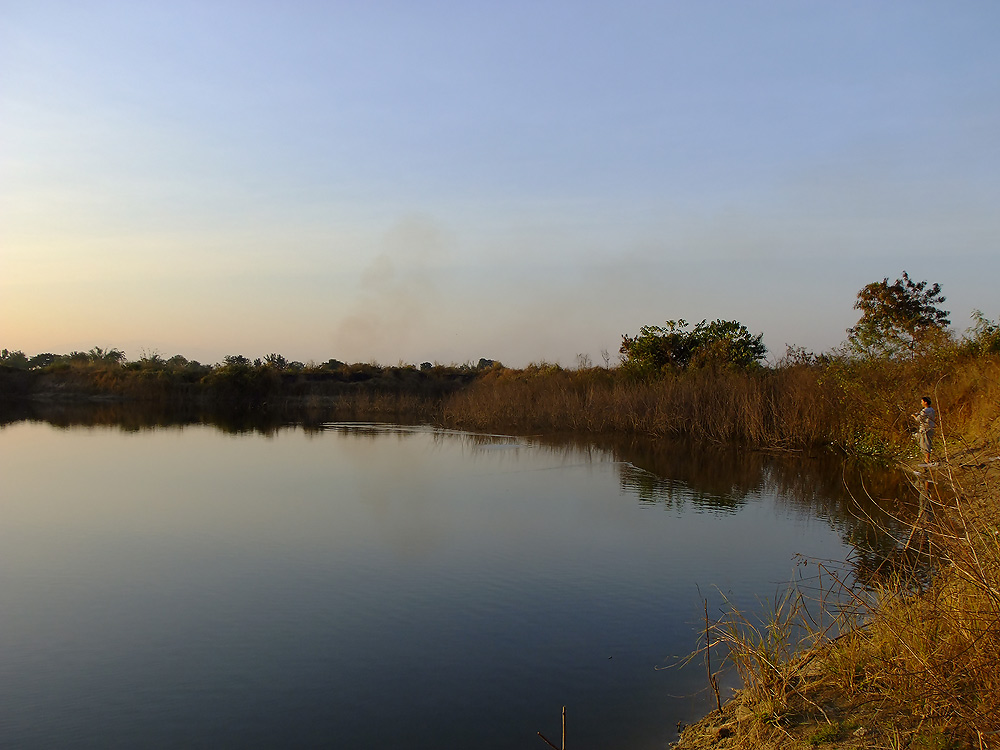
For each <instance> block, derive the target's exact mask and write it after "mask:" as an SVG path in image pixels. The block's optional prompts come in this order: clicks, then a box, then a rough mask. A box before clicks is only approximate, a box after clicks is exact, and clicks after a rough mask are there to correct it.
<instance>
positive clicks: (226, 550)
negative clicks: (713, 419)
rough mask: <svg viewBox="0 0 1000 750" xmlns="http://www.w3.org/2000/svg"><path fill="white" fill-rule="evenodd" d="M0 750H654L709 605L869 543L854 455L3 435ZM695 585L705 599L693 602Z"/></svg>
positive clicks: (666, 731)
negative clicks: (558, 747)
mask: <svg viewBox="0 0 1000 750" xmlns="http://www.w3.org/2000/svg"><path fill="white" fill-rule="evenodd" d="M0 462H2V466H0V469H2V476H3V491H2V498H0V513H2V518H3V523H2V526H0V705H2V707H3V709H2V718H0V745H2V746H5V747H27V748H33V747H53V748H56V747H95V748H96V747H116V746H117V747H126V746H128V747H164V748H168V747H181V746H183V747H206V748H207V747H248V748H253V747H262V748H263V747H282V748H296V747H301V748H307V747H346V748H363V747H397V748H414V749H416V750H421V749H423V748H435V749H437V748H442V747H477V748H514V747H544V744H543V743H542V742H541V740H539V739H538V738H537V737H536V736H535V732H536V731H542V732H543V733H544V734H546V735H547V736H549V737H551V738H556V737H557V736H558V734H559V716H560V710H561V707H562V706H564V705H565V706H567V711H568V715H569V726H570V736H571V746H572V747H573V748H574V749H575V750H587V749H588V748H602V749H603V750H607V749H608V748H629V749H630V750H643V749H644V748H662V747H664V745H665V744H666V743H667V742H668V741H671V740H673V739H675V738H676V729H675V727H676V724H677V722H678V721H689V720H691V719H693V718H695V717H697V716H698V715H699V714H701V713H703V712H705V711H706V710H708V709H709V708H710V701H711V700H713V699H711V698H710V697H709V696H708V695H707V694H706V693H705V691H704V687H705V683H706V681H705V676H704V671H703V666H702V665H701V663H700V662H699V663H696V664H694V665H692V667H691V668H688V669H678V668H673V669H666V670H664V669H660V668H661V667H663V666H666V665H668V664H672V663H674V662H676V659H677V657H678V656H681V655H684V654H686V653H688V652H690V651H691V650H692V649H694V648H695V647H696V646H697V640H698V632H699V627H700V624H699V623H700V618H701V617H702V616H703V610H702V604H701V595H702V594H705V595H707V596H709V597H710V598H711V599H712V603H713V608H714V607H715V606H717V604H718V602H719V596H718V595H717V593H716V590H719V591H722V592H725V593H727V594H729V595H730V596H731V597H732V598H733V600H734V601H735V602H736V603H738V604H742V605H744V606H753V605H754V602H755V600H756V597H758V596H761V595H764V596H770V595H773V594H774V592H775V591H776V590H777V589H778V588H779V587H780V586H781V585H783V584H785V583H786V582H788V581H789V580H790V579H791V578H792V577H793V576H794V575H795V574H796V569H795V566H796V560H795V556H796V554H800V553H801V554H805V555H809V556H813V557H822V558H833V559H842V558H844V557H845V556H846V555H847V554H849V553H850V552H851V547H850V541H851V540H852V539H854V538H856V537H857V535H858V533H859V530H860V532H861V533H862V535H863V532H864V529H863V526H864V524H863V523H861V522H860V521H859V520H858V514H856V513H853V512H852V510H851V508H852V501H851V500H850V498H849V497H848V496H847V493H846V491H845V490H844V489H843V469H842V467H837V466H833V467H831V466H829V465H821V464H819V463H817V462H811V463H810V462H804V461H789V460H788V459H777V458H772V457H767V456H762V455H760V454H747V453H745V452H740V451H729V452H719V453H712V452H707V451H705V450H704V449H691V448H686V449H685V448H680V447H678V446H671V445H667V444H665V443H659V444H658V443H646V442H642V441H628V442H627V443H621V444H607V445H604V446H594V445H592V444H589V443H587V442H584V441H566V440H548V441H542V440H540V439H531V438H512V437H503V436H475V435H468V434H463V433H453V432H446V431H440V430H433V429H429V428H413V427H392V426H385V425H374V424H328V425H325V426H322V427H318V428H312V429H308V430H307V429H304V428H302V427H295V426H290V427H287V428H280V429H271V430H268V431H266V432H264V433H262V432H257V431H245V432H237V433H227V432H225V431H222V430H220V429H217V428H215V427H210V426H206V425H186V426H174V427H158V428H142V429H128V430H126V429H121V428H118V427H114V426H103V427H83V426H69V427H56V426H53V425H51V424H48V423H44V422H28V421H20V422H15V423H13V424H8V425H6V426H4V427H3V428H2V429H0ZM699 591H700V593H699Z"/></svg>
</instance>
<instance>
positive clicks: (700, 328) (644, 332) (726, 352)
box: [619, 319, 767, 377]
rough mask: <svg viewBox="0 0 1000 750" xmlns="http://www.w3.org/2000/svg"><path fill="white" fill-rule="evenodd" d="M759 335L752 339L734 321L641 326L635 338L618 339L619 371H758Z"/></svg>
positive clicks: (764, 353) (651, 373) (763, 349)
mask: <svg viewBox="0 0 1000 750" xmlns="http://www.w3.org/2000/svg"><path fill="white" fill-rule="evenodd" d="M762 338H763V334H757V335H756V336H754V335H753V334H751V333H750V331H749V330H747V327H746V326H745V325H743V324H742V323H740V322H739V321H737V320H713V321H712V322H711V323H709V322H708V321H706V320H703V321H701V322H700V323H698V324H696V325H695V326H694V328H691V327H690V323H688V322H687V321H686V320H683V319H681V320H668V321H667V322H666V323H665V324H664V325H662V326H643V327H642V328H641V329H639V335H638V336H627V335H626V336H622V345H621V348H620V349H619V353H620V354H621V357H622V368H623V369H625V370H626V371H629V372H632V373H634V374H636V375H641V376H645V377H648V376H655V375H660V374H663V373H666V372H671V371H680V370H687V369H688V368H703V367H712V368H719V367H723V368H734V369H751V368H753V367H758V366H759V365H760V362H761V360H763V359H764V357H765V356H767V347H765V346H764V344H763V342H762Z"/></svg>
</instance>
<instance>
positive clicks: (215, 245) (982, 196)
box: [0, 0, 1000, 366]
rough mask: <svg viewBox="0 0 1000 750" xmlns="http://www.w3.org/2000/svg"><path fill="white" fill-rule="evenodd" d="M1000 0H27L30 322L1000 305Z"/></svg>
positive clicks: (201, 328)
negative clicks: (895, 285)
mask: <svg viewBox="0 0 1000 750" xmlns="http://www.w3.org/2000/svg"><path fill="white" fill-rule="evenodd" d="M997 39H1000V3H996V2H994V1H993V0H982V1H981V2H972V1H969V0H940V1H939V2H922V1H921V0H882V1H880V2H871V0H863V1H857V0H810V1H807V0H795V1H792V0H787V1H786V0H767V1H765V0H740V1H736V0H732V1H730V2H721V1H717V0H698V2H693V1H692V0H685V1H683V2H682V1H680V0H661V1H653V0H616V1H615V2H613V3H612V2H589V1H588V0H573V1H570V0H530V1H529V0H504V2H486V1H485V0H453V1H448V2H445V1H438V0H421V1H420V2H413V0H406V1H399V2H390V1H387V0H366V1H365V2H361V1H360V0H355V1H353V2H346V1H344V2H338V1H337V0H326V1H324V2H319V1H318V0H317V1H312V0H298V1H296V0H285V1H283V2H277V1H275V2H261V1H258V0H238V1H236V0H214V1H213V0H197V1H196V2H191V1H189V0H171V2H160V1H159V0H157V1H156V2H152V1H149V0H127V1H123V2H117V1H101V0H94V1H91V0H72V2H56V1H51V0H0V347H4V348H8V349H12V350H16V349H20V350H23V351H24V352H25V353H27V354H28V355H29V356H30V355H32V354H35V353H39V352H56V353H65V352H69V351H72V350H84V351H85V350H88V349H90V348H92V347H94V346H101V347H104V348H108V347H117V348H119V349H122V350H124V351H125V353H126V356H127V357H128V358H129V359H138V358H139V357H140V356H144V355H148V354H152V353H157V354H160V355H163V356H166V357H169V356H172V355H174V354H183V355H184V356H186V357H188V358H190V359H197V360H199V361H201V362H205V363H213V362H217V361H220V360H221V359H222V357H223V356H225V355H228V354H244V355H246V356H249V357H251V358H254V357H262V356H264V355H265V354H268V353H271V352H276V353H280V354H282V355H284V356H285V357H287V358H288V359H289V360H298V361H302V362H309V361H315V362H323V361H325V360H327V359H330V358H336V359H339V360H343V361H348V362H369V361H377V362H380V363H382V364H397V363H399V362H405V363H417V364H419V363H421V362H425V361H428V362H440V363H443V364H449V363H463V362H468V361H472V362H476V361H478V360H479V358H481V357H485V358H488V359H494V360H499V361H501V362H503V363H504V364H507V365H510V366H523V365H525V364H528V363H529V362H542V361H545V362H558V363H560V364H563V365H565V366H574V365H575V364H576V363H577V362H578V361H579V355H586V356H587V357H589V358H590V359H591V361H593V362H594V363H595V364H601V363H603V357H604V353H607V354H608V356H609V357H610V360H611V363H612V364H613V363H614V362H616V361H617V356H618V348H619V346H620V344H621V337H622V334H635V333H637V332H638V330H639V328H640V327H642V326H643V325H658V324H662V323H663V322H665V321H667V320H673V319H679V318H682V319H685V320H688V321H692V322H698V321H700V320H703V319H708V320H713V319H716V318H723V319H727V320H731V319H736V320H739V321H740V322H742V323H743V324H744V325H746V326H747V327H748V328H749V329H750V330H751V331H752V332H753V333H763V336H764V343H765V344H766V345H767V346H768V349H769V350H770V352H771V357H772V359H773V358H776V357H779V356H780V355H781V354H783V353H784V351H785V347H786V345H795V346H803V347H805V348H807V349H811V350H813V351H816V352H820V351H826V350H828V349H830V348H832V347H836V346H837V345H839V344H840V343H842V342H843V340H844V339H845V337H846V333H845V331H846V329H847V328H848V327H849V326H851V325H853V324H854V323H855V322H856V321H857V319H858V314H859V313H858V312H857V311H856V310H854V309H853V304H854V301H855V298H856V295H857V292H858V291H859V290H860V289H861V288H862V287H863V286H864V285H866V284H868V283H870V282H872V281H880V280H881V279H883V278H888V279H889V280H890V281H892V280H894V279H895V278H897V277H899V276H900V275H901V273H902V272H903V271H904V270H905V271H907V272H908V273H909V275H910V276H911V277H912V278H914V279H917V280H920V279H927V280H930V281H931V282H938V283H940V284H941V286H942V287H943V290H944V293H945V295H946V296H947V298H948V299H947V302H946V303H945V305H944V307H945V308H946V309H948V310H950V311H951V313H952V314H951V320H952V324H953V327H954V328H955V329H956V331H958V332H962V331H964V330H965V328H966V327H967V326H968V325H969V323H970V319H969V316H970V313H971V311H972V310H973V309H980V310H982V311H983V313H985V314H986V316H987V317H989V318H992V319H996V318H997V317H1000V293H998V291H997V287H998V281H997V280H998V279H1000V44H998V43H997Z"/></svg>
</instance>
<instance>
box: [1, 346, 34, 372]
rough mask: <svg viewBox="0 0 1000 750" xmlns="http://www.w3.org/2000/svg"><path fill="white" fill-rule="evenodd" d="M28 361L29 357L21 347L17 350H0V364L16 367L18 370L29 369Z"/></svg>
mask: <svg viewBox="0 0 1000 750" xmlns="http://www.w3.org/2000/svg"><path fill="white" fill-rule="evenodd" d="M28 362H29V360H28V357H27V356H26V355H25V353H24V352H22V351H21V350H20V349H17V350H15V351H10V350H9V349H4V350H3V351H0V365H6V366H7V367H16V368H17V369H18V370H27V369H28V367H29V364H28Z"/></svg>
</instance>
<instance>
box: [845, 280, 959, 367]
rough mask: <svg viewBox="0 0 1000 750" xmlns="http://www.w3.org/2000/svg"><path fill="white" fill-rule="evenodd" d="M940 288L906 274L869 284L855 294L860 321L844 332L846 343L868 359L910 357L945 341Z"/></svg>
mask: <svg viewBox="0 0 1000 750" xmlns="http://www.w3.org/2000/svg"><path fill="white" fill-rule="evenodd" d="M944 301H945V296H944V295H943V294H941V285H940V284H933V285H930V286H928V282H926V281H919V282H915V281H913V280H912V279H910V277H909V275H908V274H907V273H906V271H903V276H902V278H899V279H896V280H895V281H894V282H893V283H891V284H890V283H889V279H888V278H885V279H882V281H876V282H872V283H871V284H868V285H867V286H865V287H864V289H862V290H861V291H860V292H858V298H857V301H856V302H855V303H854V309H855V310H860V311H861V319H860V320H858V322H857V324H856V325H855V326H854V327H853V328H848V329H847V335H848V339H847V343H848V345H849V347H850V348H851V349H853V350H854V351H855V352H857V353H859V354H862V355H865V356H871V357H898V356H902V355H906V354H913V353H915V352H916V351H918V350H919V349H921V348H923V347H924V346H925V345H928V344H931V343H934V342H938V341H941V340H942V339H943V338H947V336H948V334H947V329H948V326H949V325H950V323H951V321H950V320H949V319H948V315H949V314H950V313H949V312H948V311H947V310H942V309H941V308H940V307H939V305H940V304H941V303H943V302H944Z"/></svg>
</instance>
